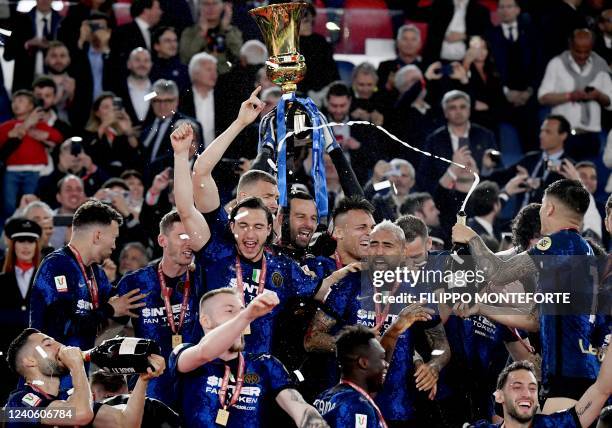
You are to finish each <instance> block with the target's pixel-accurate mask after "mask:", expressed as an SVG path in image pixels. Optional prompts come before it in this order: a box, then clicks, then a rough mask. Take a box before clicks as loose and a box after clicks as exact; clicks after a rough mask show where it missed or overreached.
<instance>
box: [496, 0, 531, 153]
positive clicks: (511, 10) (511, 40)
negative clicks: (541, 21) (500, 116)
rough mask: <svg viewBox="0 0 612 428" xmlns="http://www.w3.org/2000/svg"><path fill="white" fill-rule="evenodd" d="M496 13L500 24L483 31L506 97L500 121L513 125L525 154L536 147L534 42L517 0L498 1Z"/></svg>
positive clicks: (529, 24)
mask: <svg viewBox="0 0 612 428" xmlns="http://www.w3.org/2000/svg"><path fill="white" fill-rule="evenodd" d="M497 15H498V16H499V18H500V20H501V24H500V25H498V26H497V27H494V28H491V29H490V30H489V31H488V32H487V39H488V41H489V45H490V49H491V54H492V55H493V58H494V59H495V64H496V65H497V70H498V71H499V75H500V78H501V83H502V85H503V89H504V95H505V97H506V102H505V103H504V122H507V123H508V124H510V125H511V126H513V127H514V129H515V130H516V132H517V133H518V136H519V138H520V141H521V145H522V147H523V152H524V153H526V152H528V151H530V150H533V149H535V148H536V147H537V140H536V135H537V126H538V120H537V108H538V106H537V102H536V99H535V96H534V89H535V88H536V87H537V82H536V55H537V48H536V46H537V43H536V42H537V41H536V39H535V37H534V35H533V28H532V26H531V18H530V17H529V15H527V14H521V8H520V6H519V5H518V0H499V3H498V7H497Z"/></svg>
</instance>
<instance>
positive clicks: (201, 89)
mask: <svg viewBox="0 0 612 428" xmlns="http://www.w3.org/2000/svg"><path fill="white" fill-rule="evenodd" d="M189 77H190V78H191V83H192V91H193V106H194V113H193V114H191V116H193V117H195V118H196V119H197V120H198V122H199V123H200V125H201V126H202V130H203V132H204V145H205V147H208V145H209V144H210V143H212V141H213V140H214V139H215V85H216V84H217V58H215V57H214V56H212V55H210V54H208V53H206V52H200V53H199V54H196V55H194V56H193V57H192V58H191V60H190V61H189ZM185 113H186V114H188V115H189V113H190V112H188V111H185Z"/></svg>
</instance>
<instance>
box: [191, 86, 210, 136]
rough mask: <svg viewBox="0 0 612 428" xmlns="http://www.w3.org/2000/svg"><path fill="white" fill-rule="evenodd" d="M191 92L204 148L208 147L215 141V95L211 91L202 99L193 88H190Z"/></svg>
mask: <svg viewBox="0 0 612 428" xmlns="http://www.w3.org/2000/svg"><path fill="white" fill-rule="evenodd" d="M192 92H193V105H194V106H195V112H196V119H197V120H198V122H200V125H202V133H203V137H204V147H208V145H209V144H210V143H212V142H213V140H214V139H215V94H214V91H213V90H210V91H208V94H206V96H204V97H203V96H201V95H200V94H199V93H198V91H196V89H195V88H192Z"/></svg>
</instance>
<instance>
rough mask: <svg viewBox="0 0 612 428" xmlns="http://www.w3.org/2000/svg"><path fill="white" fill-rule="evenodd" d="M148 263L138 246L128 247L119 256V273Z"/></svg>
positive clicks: (122, 273)
mask: <svg viewBox="0 0 612 428" xmlns="http://www.w3.org/2000/svg"><path fill="white" fill-rule="evenodd" d="M145 265H146V258H145V255H144V254H142V252H141V251H140V250H139V249H138V248H134V247H132V248H127V249H126V250H124V251H122V252H121V257H120V258H119V273H120V274H121V275H125V274H126V273H127V272H133V271H135V270H137V269H140V268H141V267H144V266H145Z"/></svg>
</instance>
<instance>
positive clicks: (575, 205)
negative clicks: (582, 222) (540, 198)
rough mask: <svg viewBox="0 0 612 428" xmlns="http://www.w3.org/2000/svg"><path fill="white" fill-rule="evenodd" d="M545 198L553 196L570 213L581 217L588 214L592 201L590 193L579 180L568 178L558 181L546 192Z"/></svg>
mask: <svg viewBox="0 0 612 428" xmlns="http://www.w3.org/2000/svg"><path fill="white" fill-rule="evenodd" d="M544 196H552V197H554V198H555V199H557V200H559V201H561V203H562V204H563V205H565V207H567V208H568V209H569V210H570V211H574V212H576V214H578V215H580V216H581V217H582V216H584V214H585V213H586V212H587V209H588V208H589V204H590V203H591V199H590V197H589V192H588V191H587V190H586V189H585V188H584V186H583V185H582V183H581V182H580V181H578V180H570V179H567V178H564V179H561V180H557V181H555V182H554V183H552V184H551V185H549V186H548V187H547V188H546V190H544Z"/></svg>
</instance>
